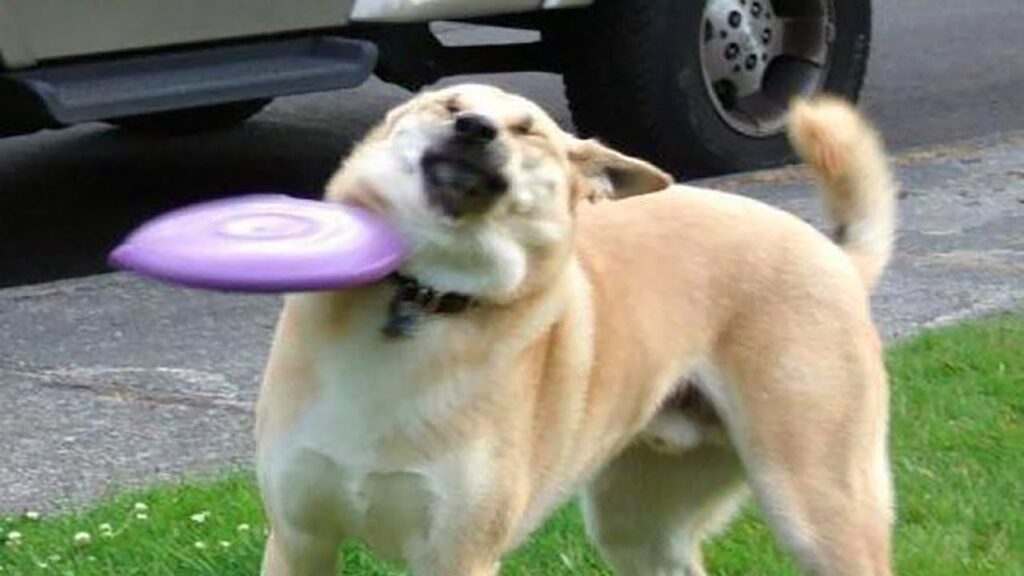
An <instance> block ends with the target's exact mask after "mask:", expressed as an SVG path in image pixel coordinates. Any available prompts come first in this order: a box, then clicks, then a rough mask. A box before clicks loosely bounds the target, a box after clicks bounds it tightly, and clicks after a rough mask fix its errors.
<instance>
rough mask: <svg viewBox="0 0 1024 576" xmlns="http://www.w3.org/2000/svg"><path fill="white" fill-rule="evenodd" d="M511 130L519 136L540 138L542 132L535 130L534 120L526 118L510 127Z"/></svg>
mask: <svg viewBox="0 0 1024 576" xmlns="http://www.w3.org/2000/svg"><path fill="white" fill-rule="evenodd" d="M509 130H510V131H511V132H512V133H513V134H516V135H517V136H539V135H540V132H537V131H536V130H535V126H534V124H533V118H532V117H530V116H526V117H525V118H521V119H520V120H518V121H516V122H515V123H513V124H512V125H511V126H509Z"/></svg>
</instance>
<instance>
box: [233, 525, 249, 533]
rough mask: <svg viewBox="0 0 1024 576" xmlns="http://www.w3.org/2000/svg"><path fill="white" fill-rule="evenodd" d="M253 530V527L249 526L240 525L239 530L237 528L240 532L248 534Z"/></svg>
mask: <svg viewBox="0 0 1024 576" xmlns="http://www.w3.org/2000/svg"><path fill="white" fill-rule="evenodd" d="M251 529H252V527H251V526H249V525H248V524H239V525H238V528H237V530H238V531H239V532H248V531H249V530H251Z"/></svg>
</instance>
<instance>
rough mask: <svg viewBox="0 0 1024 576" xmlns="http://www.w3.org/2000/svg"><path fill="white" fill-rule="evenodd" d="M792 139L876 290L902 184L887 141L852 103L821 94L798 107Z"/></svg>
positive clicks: (842, 238) (793, 111)
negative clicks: (895, 175)
mask: <svg viewBox="0 0 1024 576" xmlns="http://www.w3.org/2000/svg"><path fill="white" fill-rule="evenodd" d="M789 140H790V142H791V143H792V144H793V148H794V149H796V151H797V153H798V154H799V155H800V157H801V158H802V159H803V160H804V162H806V163H807V164H809V165H810V166H811V168H812V169H813V170H814V172H815V174H816V176H817V177H818V180H819V181H820V186H819V190H820V192H821V194H822V196H823V199H824V204H825V209H826V211H827V213H828V215H829V217H830V218H831V220H832V223H833V224H834V226H835V234H834V238H835V241H836V242H837V243H838V244H839V245H840V246H841V247H842V248H843V250H844V251H845V252H846V254H847V255H848V256H849V257H850V259H851V260H852V261H853V264H854V266H855V267H856V268H857V271H858V272H860V276H861V279H862V280H863V281H864V284H865V286H867V288H868V290H869V291H870V290H872V289H874V287H875V284H877V282H878V279H879V277H880V276H881V275H882V271H883V270H884V269H885V265H886V264H887V263H888V261H889V256H890V254H891V252H892V245H893V235H894V233H895V227H896V185H895V183H894V181H893V177H892V173H891V172H890V170H889V163H888V161H887V160H886V154H885V147H884V145H883V144H882V140H881V138H880V137H879V135H878V133H877V132H875V130H874V129H873V128H872V127H871V126H870V125H869V124H868V123H867V121H866V120H865V119H864V118H863V117H862V116H861V115H860V114H859V113H858V112H857V111H856V110H855V109H854V107H853V106H852V105H850V104H849V103H847V102H845V101H843V100H840V99H838V98H835V97H830V96H819V97H816V98H813V99H811V100H804V99H797V100H795V101H794V102H793V103H792V105H791V106H790V111H789Z"/></svg>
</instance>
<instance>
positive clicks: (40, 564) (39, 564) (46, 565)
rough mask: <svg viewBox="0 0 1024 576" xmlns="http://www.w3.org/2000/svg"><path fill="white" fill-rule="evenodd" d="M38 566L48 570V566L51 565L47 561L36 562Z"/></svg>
mask: <svg viewBox="0 0 1024 576" xmlns="http://www.w3.org/2000/svg"><path fill="white" fill-rule="evenodd" d="M36 566H38V567H39V568H41V569H43V570H46V569H47V568H49V567H50V565H49V564H47V563H46V562H36Z"/></svg>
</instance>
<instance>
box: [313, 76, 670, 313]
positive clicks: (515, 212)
mask: <svg viewBox="0 0 1024 576" xmlns="http://www.w3.org/2000/svg"><path fill="white" fill-rule="evenodd" d="M670 183H671V177H669V176H668V175H667V174H665V173H664V172H662V171H661V170H658V169H657V168H655V167H654V166H652V165H650V164H648V163H646V162H643V161H641V160H637V159H635V158H630V157H628V156H625V155H622V154H620V153H618V152H615V151H613V150H611V149H609V148H606V147H605V146H603V145H601V144H599V143H597V142H596V141H592V140H580V139H577V138H575V137H573V136H571V135H569V134H566V133H565V132H563V131H562V130H561V129H560V128H559V127H558V125H557V124H556V123H555V122H554V121H553V120H552V119H551V118H550V117H549V116H548V115H547V114H545V113H544V111H543V110H541V108H540V107H538V106H537V105H536V104H534V103H532V102H530V101H529V100H527V99H525V98H522V97H519V96H516V95H513V94H509V93H507V92H504V91H502V90H499V89H497V88H493V87H489V86H482V85H461V86H455V87H452V88H446V89H443V90H438V91H435V92H428V93H425V94H422V95H420V96H417V97H416V98H413V99H412V100H410V101H409V102H407V103H405V104H404V105H401V106H399V107H398V108H396V109H394V110H392V111H391V112H390V113H389V114H388V115H387V117H386V118H385V119H384V121H383V122H382V123H381V124H380V125H379V126H377V127H376V128H375V129H374V130H373V131H371V133H370V134H369V136H367V138H366V139H365V140H364V141H363V142H362V143H361V144H360V145H359V146H358V147H357V148H356V149H355V151H354V152H353V153H352V155H351V156H350V157H349V158H348V159H347V160H346V161H345V162H344V163H343V165H342V167H341V169H340V170H339V171H338V172H337V173H336V174H335V175H334V177H333V178H332V179H331V182H330V183H329V184H328V191H327V198H328V199H329V200H333V201H341V202H349V203H353V204H356V205H360V206H363V207H365V208H368V209H370V210H373V211H376V212H379V213H382V214H384V215H386V216H387V217H389V218H391V219H392V220H393V222H395V224H396V225H397V226H398V227H399V229H400V230H401V231H402V233H403V234H405V236H406V238H407V240H408V241H409V242H410V244H411V247H412V249H413V252H412V256H411V258H410V260H409V261H408V263H407V264H406V266H405V268H404V270H405V271H406V272H407V273H409V274H412V275H414V276H416V277H418V278H420V280H421V281H424V282H426V283H429V284H431V285H432V286H434V287H435V288H438V289H441V290H447V291H455V292H462V293H466V294H471V295H474V296H477V297H480V298H484V299H488V298H490V299H494V300H507V299H508V298H512V297H515V295H516V294H520V293H522V292H523V291H524V290H525V289H527V288H529V287H530V286H531V285H535V284H536V283H537V282H539V281H543V279H544V278H545V276H549V275H550V273H551V272H552V271H553V270H555V269H557V267H558V266H559V264H560V263H564V261H565V258H566V257H567V255H568V254H569V253H570V251H571V246H572V237H573V230H574V225H573V223H574V217H575V213H576V206H577V204H578V203H579V202H580V201H583V200H590V201H594V200H596V199H599V198H602V197H605V196H610V195H615V196H629V195H634V194H639V193H644V192H649V191H653V190H658V189H661V188H664V187H666V186H668V185H669V184H670Z"/></svg>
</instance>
